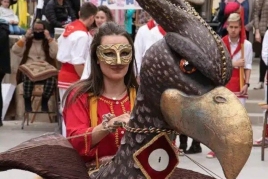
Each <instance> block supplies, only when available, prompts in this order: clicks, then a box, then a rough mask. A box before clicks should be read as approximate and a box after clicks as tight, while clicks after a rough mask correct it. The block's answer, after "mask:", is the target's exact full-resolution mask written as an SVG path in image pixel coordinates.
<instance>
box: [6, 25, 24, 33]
mask: <svg viewBox="0 0 268 179" xmlns="http://www.w3.org/2000/svg"><path fill="white" fill-rule="evenodd" d="M9 31H10V34H16V35H24V34H25V33H26V31H25V30H24V29H22V28H20V27H19V26H18V25H14V24H9Z"/></svg>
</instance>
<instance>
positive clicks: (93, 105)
mask: <svg viewBox="0 0 268 179" xmlns="http://www.w3.org/2000/svg"><path fill="white" fill-rule="evenodd" d="M89 96H92V94H89ZM128 99H129V98H126V99H125V100H124V101H122V102H121V106H122V107H124V108H122V110H123V112H124V113H125V112H126V110H125V106H124V105H123V104H124V103H125V102H126V101H127V100H128ZM135 99H136V89H135V88H130V109H131V111H132V109H133V106H134V102H135ZM100 100H103V101H104V102H105V101H106V100H104V99H102V98H100ZM106 102H107V103H108V104H110V110H111V112H112V113H113V114H114V110H113V106H112V103H110V102H108V101H106ZM97 106H98V98H97V97H96V96H92V97H90V99H89V117H90V123H91V127H96V126H97V125H98V111H97ZM87 132H88V131H87ZM115 142H116V146H117V147H119V134H118V130H116V133H115ZM85 145H86V146H85V154H86V155H87V154H88V141H87V137H86V135H85ZM96 157H97V158H96V162H97V163H99V159H98V150H97V151H96Z"/></svg>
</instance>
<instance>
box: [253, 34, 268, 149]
mask: <svg viewBox="0 0 268 179" xmlns="http://www.w3.org/2000/svg"><path fill="white" fill-rule="evenodd" d="M261 55H262V60H263V62H264V63H265V65H266V66H267V65H268V30H267V31H266V32H265V35H264V37H263V41H262V52H261ZM266 73H267V72H266ZM266 83H267V77H266ZM264 89H265V90H264V91H265V95H264V96H265V105H262V108H263V109H265V110H267V109H268V105H267V104H266V102H267V84H266V85H264ZM266 130H267V131H266V135H265V143H267V144H268V124H266ZM261 143H262V137H261V138H259V139H257V140H256V144H259V145H261Z"/></svg>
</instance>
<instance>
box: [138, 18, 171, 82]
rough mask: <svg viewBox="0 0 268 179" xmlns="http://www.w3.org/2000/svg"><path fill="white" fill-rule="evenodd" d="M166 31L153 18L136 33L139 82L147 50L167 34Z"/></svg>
mask: <svg viewBox="0 0 268 179" xmlns="http://www.w3.org/2000/svg"><path fill="white" fill-rule="evenodd" d="M165 33H166V32H165V31H164V30H163V29H162V27H160V26H159V25H158V24H157V23H156V22H155V21H154V20H153V19H151V20H150V21H148V22H147V24H145V25H143V26H141V27H140V28H139V30H138V32H137V34H136V37H135V41H134V47H135V59H136V62H137V68H138V72H137V80H138V82H139V74H140V69H141V64H142V58H143V56H144V55H145V52H146V51H147V50H148V49H149V48H150V47H151V46H152V45H153V44H154V43H156V42H157V41H158V40H160V39H162V38H163V36H164V35H165Z"/></svg>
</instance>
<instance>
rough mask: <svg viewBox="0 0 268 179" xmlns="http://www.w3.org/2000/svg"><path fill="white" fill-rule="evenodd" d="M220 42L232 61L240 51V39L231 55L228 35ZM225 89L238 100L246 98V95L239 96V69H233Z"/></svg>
mask: <svg viewBox="0 0 268 179" xmlns="http://www.w3.org/2000/svg"><path fill="white" fill-rule="evenodd" d="M222 40H223V42H224V44H225V45H226V47H227V49H228V51H229V53H230V55H231V58H232V59H233V56H234V55H235V54H237V53H239V52H240V51H241V43H242V42H241V39H240V41H239V43H238V46H237V48H236V49H235V51H234V52H233V54H232V53H231V47H230V42H229V37H228V35H226V36H225V37H223V39H222ZM226 88H228V89H229V90H230V91H232V92H234V93H235V94H236V96H237V97H238V98H247V95H240V91H241V89H240V69H239V68H233V71H232V76H231V79H230V81H229V82H228V83H227V84H226Z"/></svg>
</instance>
